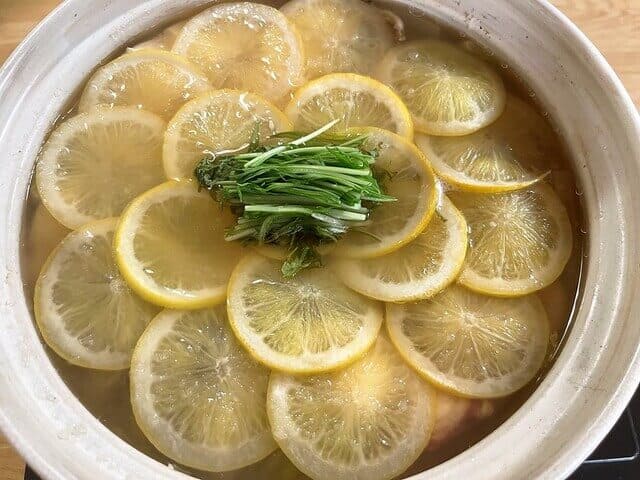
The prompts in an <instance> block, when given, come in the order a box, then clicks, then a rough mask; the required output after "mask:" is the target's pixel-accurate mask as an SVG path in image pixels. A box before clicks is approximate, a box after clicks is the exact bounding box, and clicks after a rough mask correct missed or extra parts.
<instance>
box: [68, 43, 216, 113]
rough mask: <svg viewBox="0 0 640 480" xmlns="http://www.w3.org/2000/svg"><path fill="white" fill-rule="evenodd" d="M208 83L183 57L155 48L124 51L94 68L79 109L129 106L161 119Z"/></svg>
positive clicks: (199, 91)
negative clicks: (148, 112)
mask: <svg viewBox="0 0 640 480" xmlns="http://www.w3.org/2000/svg"><path fill="white" fill-rule="evenodd" d="M210 89H211V86H210V85H209V82H208V80H207V77H206V76H205V75H204V74H203V73H202V72H201V71H200V70H199V69H198V68H196V67H195V66H193V65H192V64H190V63H189V62H188V61H187V60H186V59H185V58H183V57H181V56H179V55H176V54H173V53H170V52H166V51H163V50H159V49H152V48H147V49H143V50H138V51H134V52H130V53H126V54H124V55H122V56H121V57H118V58H116V59H115V60H113V61H112V62H109V63H107V64H106V65H105V66H104V67H101V68H99V69H98V71H97V72H96V73H94V74H93V76H92V77H91V78H90V79H89V82H88V83H87V85H86V86H85V88H84V92H83V93H82V97H81V98H80V105H79V109H80V111H88V110H90V109H91V108H93V107H94V106H95V105H109V106H131V107H136V108H140V109H143V110H147V111H150V112H153V113H156V114H158V115H160V116H161V117H163V118H164V119H165V120H169V119H171V117H172V116H173V115H174V114H175V113H176V111H177V110H178V109H179V108H180V107H181V106H182V105H183V104H184V103H186V102H188V101H189V100H190V99H192V98H195V97H196V96H198V95H200V94H201V93H203V92H206V91H207V90H210Z"/></svg>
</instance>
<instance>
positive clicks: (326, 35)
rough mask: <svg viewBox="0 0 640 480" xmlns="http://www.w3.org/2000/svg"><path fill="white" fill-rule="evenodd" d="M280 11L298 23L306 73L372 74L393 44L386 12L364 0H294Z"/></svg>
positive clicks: (312, 75)
mask: <svg viewBox="0 0 640 480" xmlns="http://www.w3.org/2000/svg"><path fill="white" fill-rule="evenodd" d="M280 11H281V12H282V13H284V14H285V15H286V16H287V18H288V19H289V21H291V22H292V23H293V24H294V25H295V26H296V27H297V30H298V32H300V36H301V37H302V44H303V46H304V52H305V59H306V62H305V74H306V76H307V78H308V79H313V78H317V77H320V76H322V75H325V74H327V73H335V72H351V73H359V74H362V75H371V74H372V73H373V71H374V70H375V66H376V65H377V62H378V61H379V60H380V58H381V57H382V56H383V55H384V54H385V52H386V51H387V50H388V49H389V48H390V47H391V46H392V45H393V44H394V41H395V39H394V31H393V28H392V25H391V24H390V22H389V21H388V19H387V18H385V16H384V13H383V12H382V11H380V10H378V9H377V8H375V7H373V6H371V5H369V4H367V3H365V2H363V1H361V0H292V1H290V2H287V3H285V4H284V5H283V6H282V7H281V8H280Z"/></svg>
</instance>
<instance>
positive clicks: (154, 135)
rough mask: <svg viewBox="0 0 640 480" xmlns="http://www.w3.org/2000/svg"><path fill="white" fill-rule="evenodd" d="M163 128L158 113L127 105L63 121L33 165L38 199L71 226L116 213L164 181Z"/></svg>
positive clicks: (83, 114) (163, 124) (59, 218)
mask: <svg viewBox="0 0 640 480" xmlns="http://www.w3.org/2000/svg"><path fill="white" fill-rule="evenodd" d="M164 129H165V123H164V121H163V120H162V119H161V118H160V117H158V116H157V115H154V114H153V113H150V112H145V111H141V110H137V109H135V108H127V107H118V108H113V109H98V110H95V111H92V112H90V113H82V114H80V115H77V116H75V117H72V118H70V119H69V120H66V121H65V122H63V123H62V124H60V126H58V128H56V129H55V130H54V131H53V133H52V134H51V136H50V137H49V139H48V140H47V142H46V143H45V145H44V147H43V148H42V153H41V154H40V158H39V160H38V163H37V164H36V185H37V187H38V192H39V193H40V196H41V197H42V203H44V205H45V207H47V210H49V212H51V214H52V215H53V216H54V217H55V218H56V220H58V221H59V222H60V223H62V224H63V225H64V226H66V227H68V228H71V229H74V228H77V227H79V226H81V225H84V224H85V223H88V222H90V221H93V220H100V219H103V218H109V217H114V216H118V215H120V212H122V209H123V208H124V207H125V205H126V204H127V203H129V202H130V201H131V200H132V199H133V198H134V197H135V196H136V195H138V194H140V193H142V192H144V191H145V190H147V189H149V188H151V187H153V186H154V185H157V184H159V183H160V182H162V181H163V179H164V175H163V172H162V158H161V155H162V137H163V134H164Z"/></svg>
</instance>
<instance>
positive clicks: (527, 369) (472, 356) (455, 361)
mask: <svg viewBox="0 0 640 480" xmlns="http://www.w3.org/2000/svg"><path fill="white" fill-rule="evenodd" d="M387 329H388V330H389V335H390V336H391V341H392V342H393V343H394V345H395V346H396V348H397V349H398V351H399V352H400V354H401V355H402V356H403V357H404V359H405V360H406V361H407V362H408V363H409V364H410V365H411V366H412V367H413V368H415V369H416V370H417V371H418V372H419V373H420V374H421V375H423V376H424V377H425V378H427V379H428V380H429V381H431V382H433V383H434V384H436V385H438V386H439V387H441V388H444V389H446V390H448V391H450V392H453V393H455V394H457V395H463V396H467V397H474V398H493V397H502V396H505V395H509V394H511V393H513V392H515V391H517V390H519V389H520V388H522V387H524V386H525V385H526V384H527V383H529V382H530V381H531V380H532V379H533V378H534V377H535V375H536V373H537V372H538V370H539V369H540V367H541V366H542V363H543V361H544V359H545V356H546V354H547V344H548V343H549V324H548V322H547V314H546V313H545V310H544V307H543V306H542V302H540V300H539V299H538V297H537V296H536V295H535V294H534V295H529V296H526V297H520V298H495V297H487V296H485V295H480V294H478V293H474V292H472V291H471V290H468V289H466V288H464V287H461V286H459V285H452V286H450V287H449V288H447V289H446V290H444V291H442V292H441V293H439V294H438V295H436V296H435V297H433V298H431V299H429V300H422V301H420V302H418V303H408V304H405V305H397V304H387Z"/></svg>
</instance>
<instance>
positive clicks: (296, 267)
mask: <svg viewBox="0 0 640 480" xmlns="http://www.w3.org/2000/svg"><path fill="white" fill-rule="evenodd" d="M336 123H337V120H336V121H333V122H330V123H328V124H327V125H325V126H324V127H322V128H319V129H318V130H316V131H314V132H311V133H309V134H302V133H300V132H286V133H281V134H278V135H275V136H273V137H271V138H269V140H268V141H267V142H266V143H261V142H260V139H259V136H258V133H257V132H258V129H257V128H256V130H255V133H254V136H253V139H252V141H251V143H250V144H249V146H248V147H247V149H246V150H245V151H243V152H242V153H237V152H234V153H231V154H223V155H217V156H212V155H208V156H207V157H205V158H203V159H202V160H201V161H200V163H199V164H198V165H197V167H196V169H195V176H196V178H197V179H198V182H199V183H200V185H201V186H202V187H204V188H206V189H208V190H209V191H210V192H211V194H212V195H213V196H214V198H215V199H216V200H218V201H219V202H221V203H222V204H223V205H229V206H230V207H231V209H232V211H233V212H235V213H236V214H237V215H238V219H237V222H236V224H235V225H234V226H233V227H231V228H229V229H228V230H227V232H226V234H225V238H226V240H228V241H233V240H240V241H245V242H256V243H260V244H277V245H282V246H284V247H285V248H287V249H288V250H289V256H288V258H287V259H286V260H285V262H284V264H283V265H282V273H283V275H284V276H285V277H293V276H294V275H296V273H298V272H299V271H300V270H302V269H304V268H309V267H317V266H321V261H320V255H319V254H318V252H317V247H318V246H320V245H321V244H323V243H328V242H335V241H336V240H338V238H340V236H341V235H343V234H344V233H346V232H347V231H348V230H350V229H353V228H357V227H358V226H359V225H362V223H363V222H366V221H367V219H368V218H369V213H370V210H371V208H372V207H373V206H375V205H376V204H378V203H381V202H390V201H394V200H395V199H394V198H393V197H390V196H387V195H385V194H384V193H383V192H382V190H381V188H380V185H379V184H378V181H377V180H376V178H375V177H374V175H373V172H372V169H371V167H372V165H373V163H374V162H375V159H376V155H377V151H376V149H367V148H365V147H364V144H365V141H366V139H367V136H366V135H359V136H355V137H354V136H351V137H349V136H344V135H343V136H337V135H329V134H326V133H325V132H326V131H327V130H329V129H330V128H331V127H333V126H334V125H335V124H336Z"/></svg>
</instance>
